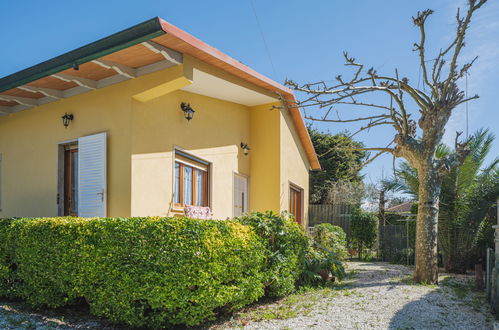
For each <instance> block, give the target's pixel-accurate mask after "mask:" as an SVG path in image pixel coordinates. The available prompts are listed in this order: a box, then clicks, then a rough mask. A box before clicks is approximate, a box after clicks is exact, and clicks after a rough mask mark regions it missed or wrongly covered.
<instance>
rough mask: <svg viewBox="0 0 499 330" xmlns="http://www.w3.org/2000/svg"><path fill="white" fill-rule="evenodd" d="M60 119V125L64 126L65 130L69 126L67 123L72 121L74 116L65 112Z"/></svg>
mask: <svg viewBox="0 0 499 330" xmlns="http://www.w3.org/2000/svg"><path fill="white" fill-rule="evenodd" d="M61 118H62V124H63V125H64V127H65V128H68V126H69V123H70V122H71V121H73V119H74V116H73V114H72V113H71V114H68V113H67V112H66V113H65V114H64V116H62V117H61Z"/></svg>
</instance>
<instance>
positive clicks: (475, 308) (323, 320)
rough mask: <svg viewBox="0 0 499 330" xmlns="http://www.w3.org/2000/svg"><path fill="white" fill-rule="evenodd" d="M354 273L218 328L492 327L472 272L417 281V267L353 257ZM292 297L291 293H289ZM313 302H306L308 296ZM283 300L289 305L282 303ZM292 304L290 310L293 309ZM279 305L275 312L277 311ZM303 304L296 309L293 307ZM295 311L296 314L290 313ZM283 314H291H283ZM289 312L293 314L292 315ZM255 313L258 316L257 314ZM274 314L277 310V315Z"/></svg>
mask: <svg viewBox="0 0 499 330" xmlns="http://www.w3.org/2000/svg"><path fill="white" fill-rule="evenodd" d="M348 270H349V271H350V272H352V273H353V274H355V275H354V276H353V278H352V279H351V280H349V281H347V284H346V286H345V287H343V288H339V289H335V290H330V292H329V293H327V292H326V293H324V292H320V291H318V292H317V293H315V294H314V293H304V294H301V295H295V298H293V299H292V300H291V301H293V303H289V302H288V300H284V302H282V301H281V302H274V303H273V304H267V305H259V306H253V307H252V308H249V309H247V310H246V311H244V312H242V313H239V314H238V315H236V316H235V317H234V318H233V319H232V320H231V321H228V322H226V323H225V324H219V325H218V326H215V327H216V328H232V327H241V326H243V327H244V328H245V329H306V328H314V329H492V328H493V322H494V321H493V319H494V318H493V316H492V315H491V314H490V312H489V306H488V304H487V303H486V302H485V300H484V295H483V293H480V292H477V291H475V290H474V289H473V278H472V277H470V276H464V275H463V276H456V275H453V276H446V275H445V274H444V275H442V276H441V278H440V281H439V282H440V285H439V286H429V285H428V286H424V285H416V284H414V283H412V280H411V277H410V275H411V273H412V270H411V269H409V268H407V267H405V266H401V265H391V264H387V263H381V262H374V263H372V262H369V263H368V262H350V263H348ZM285 299H287V298H285ZM307 300H308V301H311V304H309V305H312V306H310V307H308V308H307V307H306V306H307V305H306V301H307ZM283 305H285V306H287V307H283ZM288 309H289V310H288ZM276 310H277V311H280V312H279V313H276V312H275V311H276ZM296 310H298V313H296V315H294V314H293V312H294V311H296ZM289 313H292V314H289ZM282 315H284V318H286V319H279V318H283V317H279V316H282ZM286 315H288V316H289V315H292V316H293V317H291V318H287V317H286ZM255 316H258V317H256V318H255ZM273 316H277V317H275V318H273Z"/></svg>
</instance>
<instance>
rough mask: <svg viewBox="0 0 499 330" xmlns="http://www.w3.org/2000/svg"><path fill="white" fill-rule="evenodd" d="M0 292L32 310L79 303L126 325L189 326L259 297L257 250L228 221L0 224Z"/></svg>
mask: <svg viewBox="0 0 499 330" xmlns="http://www.w3.org/2000/svg"><path fill="white" fill-rule="evenodd" d="M0 242H1V243H0V294H1V295H2V296H6V297H19V298H23V299H25V300H26V301H27V302H28V303H29V304H30V305H32V306H33V307H43V306H49V307H58V306H64V305H67V304H69V303H71V302H74V301H75V300H76V299H78V298H84V299H85V300H86V301H87V302H88V304H89V305H90V309H91V312H92V313H93V314H95V315H100V316H104V317H106V318H108V319H110V320H112V321H115V322H122V323H127V324H129V325H132V326H145V325H147V326H148V327H163V326H165V325H171V324H186V325H195V324H200V323H201V322H203V321H205V320H207V319H212V318H214V316H215V315H216V313H217V312H218V311H220V310H222V309H223V310H232V309H236V308H240V307H242V306H244V305H247V304H249V303H251V302H253V301H255V300H257V299H258V298H260V297H261V296H262V295H263V294H264V285H263V280H264V279H263V276H264V275H265V273H264V272H263V267H264V265H265V257H266V255H265V247H264V246H263V245H262V243H261V239H260V238H259V237H258V236H257V235H255V233H254V231H253V230H252V229H251V228H250V227H248V226H244V225H242V224H241V223H238V222H236V221H211V220H193V219H187V218H130V219H123V218H105V219H83V218H45V219H17V220H1V221H0Z"/></svg>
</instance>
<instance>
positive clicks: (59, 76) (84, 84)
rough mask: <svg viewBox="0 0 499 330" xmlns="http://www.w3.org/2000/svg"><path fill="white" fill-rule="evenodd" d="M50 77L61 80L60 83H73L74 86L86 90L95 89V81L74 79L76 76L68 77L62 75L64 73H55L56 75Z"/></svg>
mask: <svg viewBox="0 0 499 330" xmlns="http://www.w3.org/2000/svg"><path fill="white" fill-rule="evenodd" d="M52 77H54V78H57V79H59V80H62V81H66V82H74V83H75V84H77V85H79V86H81V87H85V88H88V89H97V81H95V80H91V79H86V78H81V77H76V76H70V75H68V74H64V73H56V74H53V75H52Z"/></svg>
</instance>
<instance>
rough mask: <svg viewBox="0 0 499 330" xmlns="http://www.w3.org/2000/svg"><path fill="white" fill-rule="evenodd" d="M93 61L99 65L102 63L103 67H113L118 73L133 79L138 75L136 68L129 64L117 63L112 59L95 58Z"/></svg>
mask: <svg viewBox="0 0 499 330" xmlns="http://www.w3.org/2000/svg"><path fill="white" fill-rule="evenodd" d="M92 62H93V63H95V64H97V65H100V66H101V67H103V68H106V69H113V70H114V71H116V72H117V73H118V74H120V75H122V76H125V77H127V78H130V79H131V78H135V77H137V72H136V70H135V69H134V68H131V67H129V66H126V65H123V64H119V63H115V62H111V61H106V60H102V59H97V60H93V61H92Z"/></svg>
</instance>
